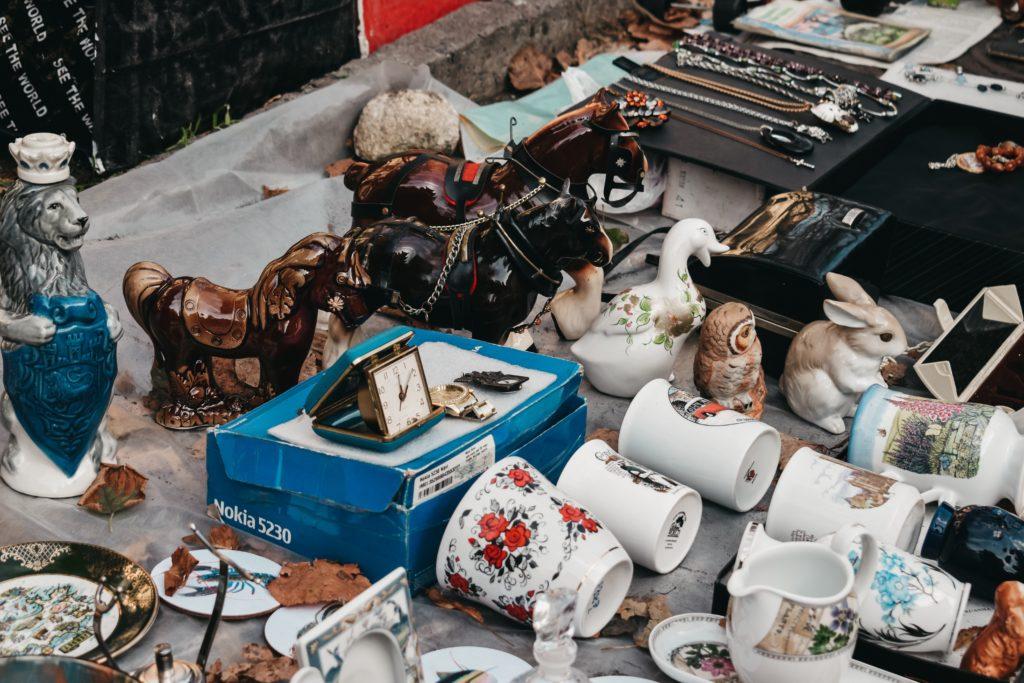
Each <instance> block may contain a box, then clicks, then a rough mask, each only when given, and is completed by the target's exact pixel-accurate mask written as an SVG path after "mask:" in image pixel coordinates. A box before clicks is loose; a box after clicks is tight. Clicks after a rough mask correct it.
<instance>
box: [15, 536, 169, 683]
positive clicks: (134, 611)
mask: <svg viewBox="0 0 1024 683" xmlns="http://www.w3.org/2000/svg"><path fill="white" fill-rule="evenodd" d="M103 576H109V577H118V578H119V579H120V581H121V584H122V587H123V588H124V597H123V599H122V603H121V606H120V607H115V608H114V609H112V610H111V611H110V612H108V613H107V615H106V616H105V617H104V619H103V633H104V635H105V636H106V640H107V646H108V647H109V648H110V650H111V652H112V653H113V654H115V655H117V654H120V653H121V652H124V651H125V650H127V649H128V648H129V647H131V646H132V645H134V644H135V643H136V642H138V641H139V639H140V638H142V637H143V636H144V635H146V632H147V631H149V628H150V626H152V625H153V621H154V620H155V619H156V612H157V599H156V595H157V592H156V586H155V585H154V584H153V581H152V579H150V577H149V574H148V573H147V572H146V570H145V569H143V568H142V567H140V566H139V565H138V564H136V563H135V562H132V561H131V560H129V559H128V558H127V557H125V556H124V555H121V554H119V553H116V552H114V551H113V550H110V549H108V548H103V547H100V546H95V545H88V544H84V543H62V542H55V541H45V542H38V543H19V544H17V545H8V546H4V547H2V548H0V657H7V656H14V655H51V654H52V655H61V656H68V657H78V658H82V659H98V658H99V657H100V656H101V654H100V652H99V649H98V645H97V643H96V638H95V637H94V635H93V633H94V632H93V623H92V622H93V620H92V616H93V598H94V597H95V593H96V587H97V584H98V582H99V580H100V577H103ZM4 680H7V679H6V678H5V679H4Z"/></svg>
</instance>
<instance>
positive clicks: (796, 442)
mask: <svg viewBox="0 0 1024 683" xmlns="http://www.w3.org/2000/svg"><path fill="white" fill-rule="evenodd" d="M779 436H781V437H782V455H781V456H780V457H779V470H780V471H781V470H783V469H785V468H786V465H788V464H789V459H790V458H792V457H793V454H794V453H796V452H797V451H798V450H800V449H801V448H810V449H811V450H812V451H817V452H818V453H822V454H823V455H828V454H829V452H828V448H827V447H825V446H823V445H822V444H820V443H814V442H813V441H807V440H806V439H800V438H797V437H795V436H792V435H791V434H787V433H785V432H779Z"/></svg>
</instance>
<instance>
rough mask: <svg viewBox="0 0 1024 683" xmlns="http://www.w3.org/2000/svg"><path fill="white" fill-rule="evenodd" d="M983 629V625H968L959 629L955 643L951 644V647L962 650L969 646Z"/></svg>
mask: <svg viewBox="0 0 1024 683" xmlns="http://www.w3.org/2000/svg"><path fill="white" fill-rule="evenodd" d="M983 630H985V627H984V626H969V627H967V628H962V629H960V632H959V633H957V634H956V644H955V645H954V646H953V649H954V650H962V649H963V648H965V647H968V646H970V644H971V643H973V642H974V640H975V639H976V638H977V637H978V635H979V634H980V633H981V632H982V631H983Z"/></svg>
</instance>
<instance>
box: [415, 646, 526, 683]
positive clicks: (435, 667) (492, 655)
mask: <svg viewBox="0 0 1024 683" xmlns="http://www.w3.org/2000/svg"><path fill="white" fill-rule="evenodd" d="M422 662H423V681H424V683H455V682H459V683H462V682H463V681H472V683H509V681H511V680H512V679H513V678H515V677H516V676H518V675H519V674H521V673H523V672H525V671H529V670H530V665H529V664H527V663H526V662H524V661H523V660H521V659H520V658H519V657H516V656H515V655H512V654H509V653H508V652H502V651H501V650H492V649H491V648H489V647H449V648H445V649H443V650H434V651H433V652H428V653H427V654H425V655H423V658H422Z"/></svg>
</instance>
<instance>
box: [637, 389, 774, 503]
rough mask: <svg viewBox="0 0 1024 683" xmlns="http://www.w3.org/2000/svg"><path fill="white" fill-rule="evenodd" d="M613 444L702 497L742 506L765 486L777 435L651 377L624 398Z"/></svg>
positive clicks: (768, 482) (754, 499)
mask: <svg viewBox="0 0 1024 683" xmlns="http://www.w3.org/2000/svg"><path fill="white" fill-rule="evenodd" d="M619 450H620V451H621V452H622V454H623V455H624V456H626V457H627V458H629V459H630V460H634V461H636V462H638V463H640V464H642V465H646V466H647V467H650V468H651V469H653V470H656V471H658V472H662V473H664V474H667V475H668V476H670V477H672V478H673V479H676V480H677V481H681V482H682V483H684V484H686V485H687V486H691V487H693V488H694V489H696V490H697V492H698V493H700V495H701V496H702V497H703V498H705V499H707V500H711V501H714V502H716V503H718V504H719V505H724V506H725V507H727V508H730V509H733V510H738V511H740V512H746V511H747V510H749V509H750V508H752V507H754V506H755V505H757V502H758V501H759V500H761V498H762V496H764V494H765V492H766V491H767V490H768V487H769V486H771V483H772V479H774V477H775V471H776V469H778V466H779V456H780V455H781V453H782V440H781V438H780V437H779V433H778V432H777V431H775V429H773V428H772V427H770V426H768V425H766V424H765V423H763V422H760V421H758V420H755V419H753V418H750V417H747V416H746V415H743V414H742V413H738V412H736V411H734V410H728V409H726V408H724V407H723V406H720V405H719V404H717V403H715V402H714V401H709V400H708V399H706V398H700V397H698V396H692V395H690V394H687V393H686V392H684V391H683V390H682V389H679V388H677V387H674V386H672V385H671V384H669V383H668V382H667V381H665V380H663V379H654V380H651V381H650V382H648V383H647V384H646V385H644V388H643V389H641V390H640V391H639V392H638V393H637V395H636V397H635V398H633V401H632V402H631V403H630V404H629V409H628V410H627V411H626V416H625V417H624V418H623V420H622V428H621V429H620V431H619Z"/></svg>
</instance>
